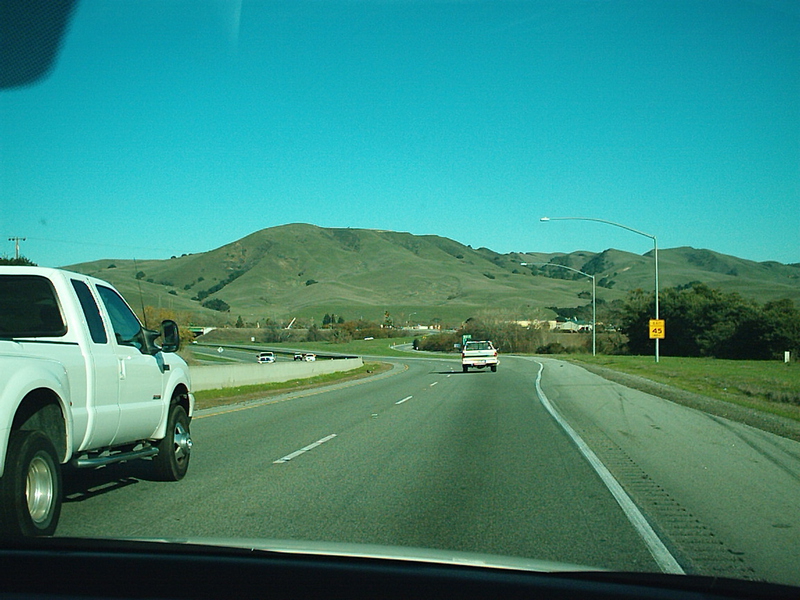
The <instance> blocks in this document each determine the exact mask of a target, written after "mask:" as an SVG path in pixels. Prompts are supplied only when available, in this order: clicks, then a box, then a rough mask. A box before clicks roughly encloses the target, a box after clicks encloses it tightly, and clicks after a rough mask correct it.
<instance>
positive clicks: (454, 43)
mask: <svg viewBox="0 0 800 600" xmlns="http://www.w3.org/2000/svg"><path fill="white" fill-rule="evenodd" d="M65 16H66V24H65V26H64V28H63V36H62V37H60V38H57V39H56V41H55V42H54V41H53V40H52V39H51V40H49V42H48V40H46V39H42V38H41V37H36V33H35V32H34V33H32V35H33V36H34V38H33V40H24V41H21V42H19V45H20V47H21V48H25V47H34V46H35V47H42V46H47V45H48V43H49V45H50V46H51V47H53V48H54V52H53V62H52V64H51V65H49V66H48V67H47V68H45V69H44V72H43V73H42V75H41V77H34V78H33V79H32V80H31V81H28V82H26V83H24V84H17V83H6V84H5V88H4V89H0V203H2V206H3V210H2V217H1V218H0V234H2V238H0V240H2V242H3V244H5V247H4V249H3V250H2V251H0V254H2V256H3V258H2V262H3V263H14V264H20V263H22V264H24V263H29V264H31V263H32V264H34V265H39V266H43V267H58V268H65V269H67V270H70V271H75V272H79V273H83V274H87V275H91V276H93V277H95V278H97V279H98V280H100V281H101V282H107V286H106V284H103V285H98V286H97V288H96V289H97V291H98V293H99V298H96V299H95V300H96V301H97V302H98V303H99V306H101V307H103V306H104V307H105V309H104V310H102V311H99V313H102V314H100V315H99V317H100V319H98V314H94V315H93V317H92V318H93V319H94V320H93V321H91V323H90V324H89V325H91V328H92V331H91V335H90V333H87V334H86V335H84V336H75V337H76V339H78V338H80V339H87V340H91V339H95V341H104V334H103V332H104V330H106V331H110V332H115V333H116V339H117V342H119V344H121V345H123V346H125V347H123V348H121V349H119V348H117V345H114V346H115V348H116V349H117V350H118V352H117V353H116V354H110V350H108V349H104V348H102V347H101V348H99V349H91V348H90V349H85V350H84V349H82V350H81V352H82V354H81V353H78V352H77V351H76V352H75V353H74V356H72V357H71V358H70V361H71V362H69V364H67V365H66V366H65V367H64V369H62V370H63V371H64V372H65V373H66V375H65V376H66V377H67V378H68V379H69V380H70V382H72V383H71V385H73V387H75V389H80V390H83V389H87V390H89V391H88V392H87V394H89V396H88V397H87V398H81V402H82V404H80V407H79V408H80V411H81V412H80V414H78V412H77V411H78V408H75V409H74V410H76V416H75V417H74V418H73V417H70V419H69V420H66V419H64V420H63V421H64V422H63V423H61V422H58V425H57V426H58V427H76V428H79V429H80V430H75V431H71V432H70V433H69V435H67V434H66V433H64V430H63V429H62V430H61V431H60V432H59V434H58V436H53V437H54V439H56V440H57V444H56V446H57V447H58V444H61V447H60V448H59V449H61V448H66V449H65V450H64V452H63V453H62V455H63V456H64V457H65V458H64V461H66V460H67V458H69V459H70V460H71V459H72V458H76V459H77V458H80V459H81V460H82V461H83V462H82V463H81V466H83V467H86V468H81V469H75V470H66V469H65V471H64V473H65V475H64V482H63V490H62V491H63V494H62V495H63V505H62V509H61V514H60V519H59V521H58V527H57V530H56V535H57V536H62V537H67V536H76V537H90V538H105V537H113V538H118V537H119V538H122V537H124V538H159V539H180V540H187V539H199V538H215V539H217V540H223V539H228V540H231V541H233V540H240V539H243V538H250V539H256V540H261V541H262V542H263V544H264V546H265V547H270V546H271V545H273V546H274V545H275V544H276V543H277V542H276V541H275V540H289V541H292V542H296V543H301V542H302V543H309V544H313V543H317V542H324V543H329V544H333V545H334V546H336V545H339V546H340V547H342V548H344V547H349V546H345V545H346V544H366V545H371V547H373V548H374V547H377V546H387V547H392V548H395V549H399V551H400V552H401V553H406V554H407V555H409V556H419V555H420V554H423V553H425V552H428V551H435V550H442V551H447V552H450V551H461V552H468V553H476V554H481V555H491V556H493V557H506V558H507V559H508V560H523V561H528V560H530V561H545V562H546V564H548V565H550V567H548V568H557V566H559V565H570V566H576V567H575V568H603V569H612V570H619V571H636V572H667V573H689V574H700V575H712V576H727V577H734V578H741V579H755V580H766V581H771V582H779V583H787V584H790V585H797V586H800V569H798V565H800V425H799V423H800V375H799V374H800V363H798V352H800V171H799V170H798V165H800V9H798V4H797V3H796V2H794V1H792V0H785V1H784V0H679V1H674V0H654V1H648V2H641V1H638V0H609V1H594V0H519V1H516V0H511V1H485V2H484V1H435V0H434V1H431V2H427V1H424V0H422V1H418V2H417V1H413V2H407V1H399V0H398V1H393V0H388V1H374V2H373V1H369V0H342V1H339V0H333V1H324V2H320V1H303V0H300V1H296V0H291V1H289V0H287V1H283V0H278V1H266V0H263V1H262V0H191V1H189V0H187V1H182V0H177V1H170V2H164V1H163V0H136V1H133V0H115V1H109V2H104V1H85V2H77V3H76V4H75V5H74V9H73V10H72V11H71V12H69V14H67V15H65ZM43 18H47V17H43ZM42 29H43V30H44V33H42V32H40V34H41V35H48V33H53V32H55V33H56V34H57V33H58V31H59V30H58V28H48V27H44V28H42ZM26 45H27V46H26ZM31 45H33V46H31ZM19 56H20V57H21V58H18V59H17V60H20V61H22V60H24V57H25V53H21V54H20V55H19ZM20 68H21V67H20ZM6 81H7V82H8V81H9V80H8V79H6ZM0 268H3V269H5V268H9V269H10V268H11V267H0ZM13 277H16V276H14V275H13V274H12V273H10V272H9V273H7V274H6V272H5V271H4V274H3V275H2V279H1V280H2V281H3V282H6V283H3V286H2V288H0V295H5V296H8V298H5V297H0V305H2V306H6V304H8V302H9V301H10V300H9V298H12V299H13V298H17V299H18V297H19V294H20V293H24V294H25V296H26V301H25V302H24V303H20V302H15V303H14V306H13V312H14V314H13V315H12V316H11V317H9V315H7V314H2V315H0V325H2V329H8V330H13V329H14V327H22V328H23V329H24V330H25V331H27V332H28V333H31V335H33V334H36V335H45V334H46V335H48V336H58V335H63V334H64V332H65V331H68V330H69V331H70V333H72V331H73V330H72V328H73V327H88V326H89V325H87V321H86V316H85V315H83V314H82V313H81V312H80V311H81V309H80V307H81V306H82V304H81V302H85V301H86V298H84V297H81V298H80V300H78V299H70V300H65V299H63V298H60V297H54V292H53V289H52V285H51V284H50V283H49V282H48V281H47V280H46V279H39V278H38V276H30V277H27V278H26V279H25V281H24V282H23V281H21V280H19V281H18V280H17V279H13ZM46 277H49V275H46ZM23 283H24V285H26V286H28V287H30V289H29V290H27V289H26V290H23V288H22V287H19V286H22V285H23ZM33 284H35V285H33ZM93 289H94V288H93ZM61 293H64V294H67V293H72V288H71V287H70V286H65V288H64V291H63V292H61ZM84 295H85V294H84ZM89 300H90V301H91V300H92V298H91V297H90V298H89ZM70 307H72V308H70ZM46 309H47V310H46ZM9 310H11V309H9ZM73 310H74V311H75V314H74V315H72V316H71V312H70V311H73ZM6 312H7V311H6ZM62 312H63V313H64V314H63V315H62V314H61V313H62ZM94 312H95V313H98V311H94ZM51 313H52V314H51ZM134 313H135V314H134ZM51 317H52V319H51ZM9 319H10V320H15V319H16V320H17V321H19V323H17V324H16V325H14V324H11V323H9V322H8V321H9ZM20 319H21V320H20ZM164 319H172V320H174V321H176V322H177V323H178V325H179V327H180V333H181V339H182V341H183V344H182V346H183V347H182V349H181V350H180V353H179V354H170V355H169V356H167V355H163V356H162V355H161V354H160V353H157V349H158V348H157V344H156V343H151V341H152V340H151V339H150V338H147V340H145V338H144V337H143V336H145V333H147V334H148V335H152V336H155V335H156V334H155V332H154V331H151V332H149V333H148V332H147V331H146V332H145V333H141V329H142V328H141V326H140V322H141V323H144V324H145V329H146V330H154V329H157V328H158V324H159V323H160V322H161V321H162V320H164ZM101 320H102V322H100V321H101ZM62 321H63V322H62ZM15 322H16V321H15ZM28 330H30V331H28ZM37 332H38V333H37ZM97 332H99V334H98V333H97ZM140 333H141V335H140ZM134 334H135V335H134ZM98 335H99V337H98ZM137 336H138V337H137ZM5 337H8V336H7V335H6V333H5V332H4V331H2V330H0V338H5ZM139 337H141V340H139ZM133 338H136V339H137V341H136V342H135V345H136V346H137V347H138V346H143V345H144V344H145V342H147V344H146V348H147V349H148V352H150V350H149V349H152V353H148V352H144V351H142V352H132V351H131V352H129V350H131V349H130V348H127V345H130V344H132V343H133V342H131V340H132V339H133ZM70 339H72V338H70ZM469 339H472V340H486V341H467V340H469ZM488 340H491V343H490V342H489V341H488ZM192 342H195V343H192ZM95 345H96V346H98V347H100V346H103V344H101V343H98V344H95ZM29 346H34V344H33V343H31V342H30V341H28V343H27V345H26V346H25V348H24V350H25V352H28V353H29V354H28V355H26V356H33V355H37V356H42V357H44V358H46V359H47V360H48V361H51V362H53V361H55V362H58V361H60V360H61V358H60V356H61V355H60V354H58V353H59V352H61V351H63V348H61V349H60V348H57V347H56V346H55V344H54V343H51V344H50V345H49V346H48V345H47V344H45V343H41V344H36V345H35V346H36V347H35V348H33V349H30V348H29ZM40 346H41V347H40ZM135 349H136V348H133V350H135ZM462 349H463V350H464V351H469V350H492V351H493V352H494V350H496V352H494V354H492V352H489V353H487V354H486V356H468V355H466V354H462ZM101 351H103V352H105V354H103V355H102V356H100V355H99V353H100V352H101ZM21 352H22V350H21V349H20V346H19V344H17V345H14V343H12V342H11V341H8V340H0V361H2V360H3V358H4V356H6V355H11V354H15V355H19V354H20V353H21ZM91 352H96V353H98V355H97V356H94V357H90V353H91ZM78 354H81V356H78ZM82 357H85V360H86V362H80V363H79V362H78V361H81V360H83V358H82ZM254 357H255V360H254ZM90 359H91V360H90ZM462 361H463V362H462ZM184 362H185V363H186V364H184ZM262 362H270V363H274V364H271V365H268V366H264V365H259V364H258V363H262ZM0 364H3V363H0ZM59 364H60V363H59ZM187 365H188V366H187ZM3 368H4V369H5V366H4V367H3ZM102 369H108V371H107V372H105V373H103V372H101V370H102ZM226 369H227V370H226ZM3 372H9V373H10V372H12V370H11V368H10V367H9V370H8V371H3ZM223 373H224V374H223ZM339 378H347V379H346V380H344V381H340V379H339ZM76 381H81V382H82V383H80V384H76V383H75V382H76ZM103 386H107V388H103ZM269 386H272V387H269ZM95 389H96V390H102V389H108V390H113V392H111V395H103V394H101V393H100V392H99V391H98V396H97V398H94V397H92V396H91V394H92V393H94V392H93V390H95ZM190 393H191V395H190ZM4 402H5V400H4ZM14 402H16V403H19V402H21V400H20V399H15V400H14ZM95 402H96V405H95ZM12 404H13V403H12V402H11V401H10V400H9V406H10V405H12ZM74 404H75V405H76V406H77V405H78V404H79V403H78V402H75V403H74ZM14 406H16V404H14ZM64 406H71V405H70V404H69V403H65V404H64ZM231 406H235V407H237V410H227V409H226V407H231ZM239 409H240V410H239ZM9 410H10V409H9ZM26 410H28V411H29V412H30V411H31V410H33V409H31V408H27V409H26ZM65 410H66V409H65ZM70 410H72V408H70ZM9 414H10V415H11V416H9V417H8V418H7V420H8V423H5V422H2V423H0V430H4V431H5V430H9V431H11V430H13V429H15V428H17V429H18V428H19V427H18V426H19V423H21V422H23V421H24V420H23V419H21V418H20V419H17V420H16V421H15V420H14V416H13V413H9ZM104 415H112V416H113V419H114V421H113V423H109V424H104V423H103V418H104ZM67 421H68V422H67ZM31 422H32V423H34V424H36V423H42V424H46V426H47V427H53V426H56V425H53V423H54V421H53V419H51V418H49V417H48V419H41V420H37V419H33V420H32V421H31ZM15 423H16V425H14V424H15ZM32 427H33V426H32ZM42 427H44V425H42ZM23 429H24V428H23ZM165 430H166V431H167V434H166V435H167V437H166V438H164V435H165V434H164V431H165ZM190 430H191V432H190ZM190 433H191V441H192V443H190V441H189V440H190V438H189V436H190ZM165 439H166V441H164V440H165ZM64 440H67V441H64ZM73 440H74V446H72V447H67V445H68V444H70V443H73ZM3 443H7V442H3ZM143 447H144V449H145V450H148V449H149V450H150V453H149V454H141V455H136V456H135V457H133V458H135V460H133V459H130V460H126V461H124V462H118V463H114V464H110V465H104V466H102V468H99V467H98V465H99V463H97V462H96V459H97V458H98V455H99V454H101V453H106V454H108V453H110V454H112V455H113V454H115V452H117V451H119V452H122V451H125V452H134V453H136V452H139V451H140V450H141V449H142V448H143ZM165 448H168V451H165V450H164V449H165ZM156 454H158V455H159V456H160V457H161V459H159V458H157V457H156V456H155V455H156ZM167 455H169V460H168V459H167V458H165V457H166V456H167ZM190 455H191V457H192V460H191V466H189V467H188V468H187V464H188V456H190ZM104 456H105V455H104ZM129 458H130V457H129ZM159 460H160V461H161V462H159ZM92 461H95V462H92ZM170 461H171V462H170ZM150 466H153V467H154V469H155V470H154V472H153V473H155V474H153V473H151V472H150V471H149V470H148V469H149V467H150ZM184 474H185V477H184ZM170 478H171V479H181V481H180V483H177V484H175V485H169V484H167V485H165V484H164V483H163V482H161V481H159V480H161V479H170ZM6 479H7V478H6ZM362 551H363V552H367V550H362ZM498 560H499V559H498ZM526 564H528V563H526ZM531 564H532V563H531ZM537 564H538V563H537ZM543 564H544V563H543Z"/></svg>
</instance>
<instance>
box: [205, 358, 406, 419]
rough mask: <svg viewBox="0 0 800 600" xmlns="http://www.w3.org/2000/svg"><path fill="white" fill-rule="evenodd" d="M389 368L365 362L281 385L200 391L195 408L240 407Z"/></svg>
mask: <svg viewBox="0 0 800 600" xmlns="http://www.w3.org/2000/svg"><path fill="white" fill-rule="evenodd" d="M390 368H391V365H390V364H388V363H364V365H363V366H361V367H359V368H358V369H353V370H352V371H342V372H339V373H327V374H324V375H315V376H314V377H306V378H303V379H290V380H289V381H281V382H278V383H260V384H255V385H241V386H237V387H230V388H220V389H215V390H201V391H199V392H195V393H194V397H195V400H196V405H195V406H196V407H197V408H198V409H202V408H213V407H216V406H228V405H231V404H239V403H240V402H247V401H248V400H256V399H259V398H266V397H269V396H275V395H278V394H282V393H284V392H287V391H293V392H294V391H297V390H305V389H311V388H314V387H319V386H322V385H330V384H331V383H341V382H345V381H353V380H356V379H363V378H364V377H370V376H371V375H375V374H376V373H382V372H383V371H388V370H389V369H390Z"/></svg>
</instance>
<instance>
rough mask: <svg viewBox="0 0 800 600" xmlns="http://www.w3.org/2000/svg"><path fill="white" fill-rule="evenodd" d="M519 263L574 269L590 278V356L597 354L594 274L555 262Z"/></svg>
mask: <svg viewBox="0 0 800 600" xmlns="http://www.w3.org/2000/svg"><path fill="white" fill-rule="evenodd" d="M519 264H521V265H541V266H543V267H560V268H562V269H567V270H569V271H574V272H575V273H580V274H581V275H585V276H586V277H589V278H590V279H591V280H592V356H597V334H596V331H597V294H596V287H595V283H594V275H589V274H588V273H584V272H583V271H579V270H578V269H573V268H572V267H568V266H567V265H559V264H557V263H526V262H523V263H519Z"/></svg>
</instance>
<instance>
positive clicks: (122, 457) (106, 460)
mask: <svg viewBox="0 0 800 600" xmlns="http://www.w3.org/2000/svg"><path fill="white" fill-rule="evenodd" d="M156 454H158V448H154V447H153V446H149V447H147V448H142V449H141V450H133V451H131V452H120V453H119V454H109V455H108V456H97V457H94V458H92V457H83V458H73V459H72V461H70V462H71V464H72V466H74V467H77V468H79V469H85V468H88V467H103V466H105V465H111V464H114V463H118V462H125V461H126V460H134V459H137V458H148V457H150V456H155V455H156Z"/></svg>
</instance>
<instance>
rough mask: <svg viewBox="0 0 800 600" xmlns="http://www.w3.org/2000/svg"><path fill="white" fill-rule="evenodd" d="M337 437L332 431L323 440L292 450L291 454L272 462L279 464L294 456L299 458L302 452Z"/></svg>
mask: <svg viewBox="0 0 800 600" xmlns="http://www.w3.org/2000/svg"><path fill="white" fill-rule="evenodd" d="M335 437H336V434H335V433H332V434H330V435H329V436H327V437H324V438H322V439H321V440H317V441H316V442H314V443H313V444H309V445H308V446H306V447H305V448H300V450H297V451H296V452H292V453H291V454H287V455H286V456H284V457H283V458H279V459H278V460H274V461H272V464H274V465H277V464H281V463H286V462H289V461H290V460H292V459H293V458H297V457H298V456H300V455H301V454H304V453H306V452H308V451H309V450H313V449H314V448H316V447H317V446H321V445H322V444H324V443H325V442H329V441H330V440H332V439H333V438H335Z"/></svg>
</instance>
